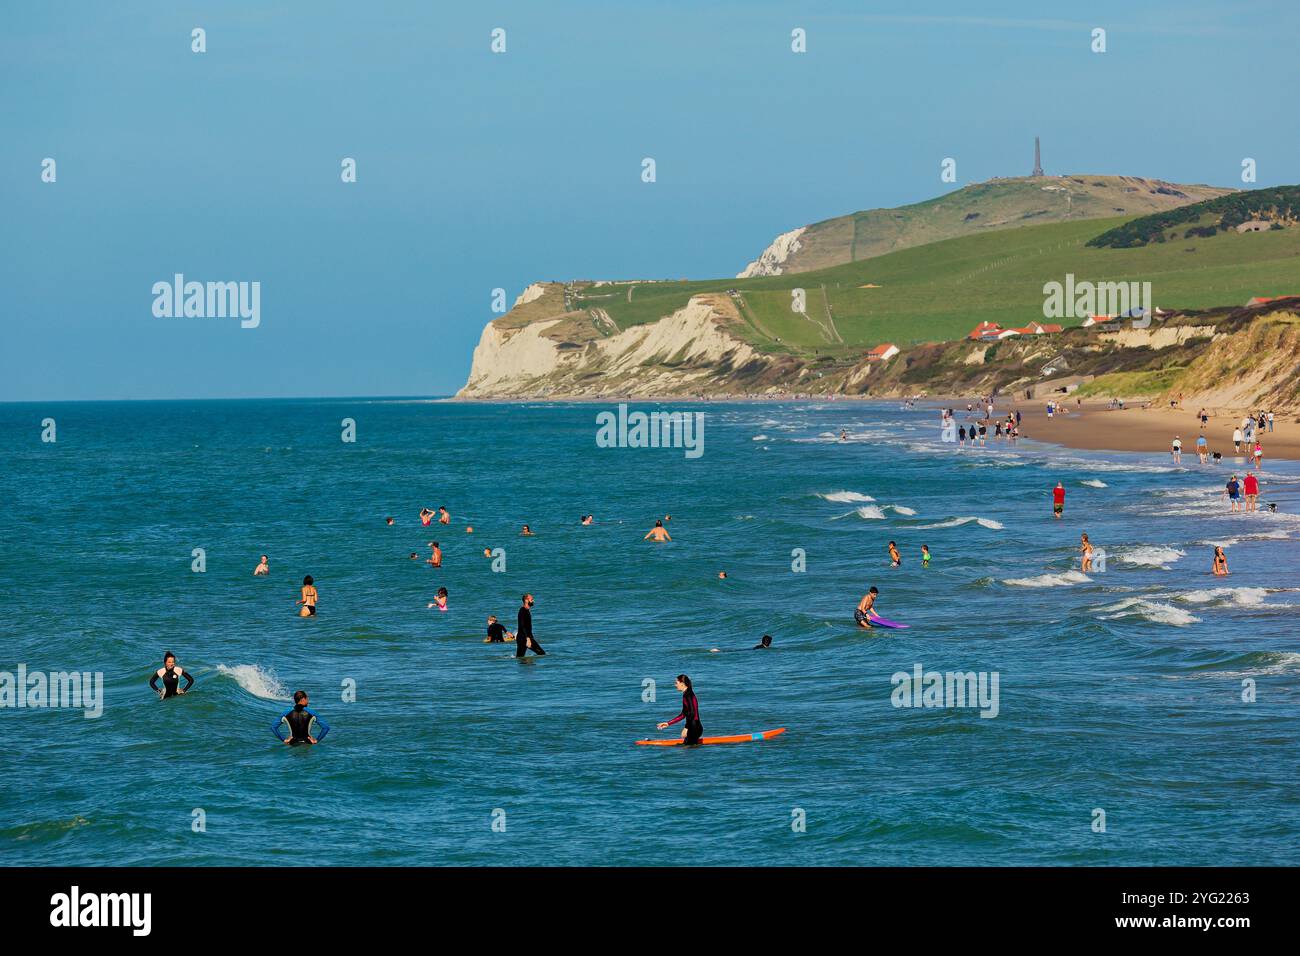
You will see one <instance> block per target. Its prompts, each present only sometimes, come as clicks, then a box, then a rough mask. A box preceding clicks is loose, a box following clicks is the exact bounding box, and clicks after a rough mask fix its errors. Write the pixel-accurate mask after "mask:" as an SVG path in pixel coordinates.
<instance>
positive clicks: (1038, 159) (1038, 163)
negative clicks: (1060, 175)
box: [1029, 136, 1043, 176]
mask: <svg viewBox="0 0 1300 956" xmlns="http://www.w3.org/2000/svg"><path fill="white" fill-rule="evenodd" d="M1029 175H1030V176H1042V175H1043V159H1042V154H1041V153H1040V152H1039V150H1038V137H1037V136H1035V137H1034V171H1033V172H1032V173H1030V174H1029Z"/></svg>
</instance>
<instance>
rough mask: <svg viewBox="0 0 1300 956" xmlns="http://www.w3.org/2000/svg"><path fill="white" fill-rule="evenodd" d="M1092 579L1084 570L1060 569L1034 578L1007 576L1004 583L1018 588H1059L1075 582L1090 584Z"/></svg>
mask: <svg viewBox="0 0 1300 956" xmlns="http://www.w3.org/2000/svg"><path fill="white" fill-rule="evenodd" d="M1091 581H1092V578H1090V577H1088V575H1086V574H1084V573H1083V572H1082V571H1060V572H1057V573H1049V574H1040V575H1038V576H1037V577H1033V578H1007V579H1006V580H1004V581H1003V582H1002V583H1003V584H1010V585H1012V586H1013V587H1018V588H1057V587H1070V586H1071V585H1074V584H1088V583H1091Z"/></svg>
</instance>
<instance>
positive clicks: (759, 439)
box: [750, 435, 767, 441]
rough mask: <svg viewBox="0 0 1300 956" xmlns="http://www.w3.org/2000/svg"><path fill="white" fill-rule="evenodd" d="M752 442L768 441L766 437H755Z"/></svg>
mask: <svg viewBox="0 0 1300 956" xmlns="http://www.w3.org/2000/svg"><path fill="white" fill-rule="evenodd" d="M750 441H767V436H766V435H755V436H754V437H753V438H751V439H750Z"/></svg>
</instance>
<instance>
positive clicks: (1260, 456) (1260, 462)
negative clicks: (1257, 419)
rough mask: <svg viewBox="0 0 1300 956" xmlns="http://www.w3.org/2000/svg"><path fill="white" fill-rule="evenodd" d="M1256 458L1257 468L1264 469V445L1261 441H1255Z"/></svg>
mask: <svg viewBox="0 0 1300 956" xmlns="http://www.w3.org/2000/svg"><path fill="white" fill-rule="evenodd" d="M1254 459H1255V470H1256V471H1263V470H1264V446H1263V445H1261V444H1260V443H1259V442H1255V452H1254Z"/></svg>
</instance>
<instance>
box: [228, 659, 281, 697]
mask: <svg viewBox="0 0 1300 956" xmlns="http://www.w3.org/2000/svg"><path fill="white" fill-rule="evenodd" d="M217 673H218V674H221V675H223V676H225V677H229V678H231V679H232V680H234V682H235V683H236V684H238V685H239V686H240V687H242V688H243V689H244V690H246V691H248V692H249V693H250V694H252V695H253V696H254V697H261V698H262V699H263V700H288V699H289V688H287V687H285V686H284V684H282V683H280V680H279V678H277V677H276V676H275V674H274V672H272V671H270V670H267V669H265V668H263V667H262V666H260V665H258V664H235V665H234V666H233V667H227V666H226V665H225V664H218V665H217Z"/></svg>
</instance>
